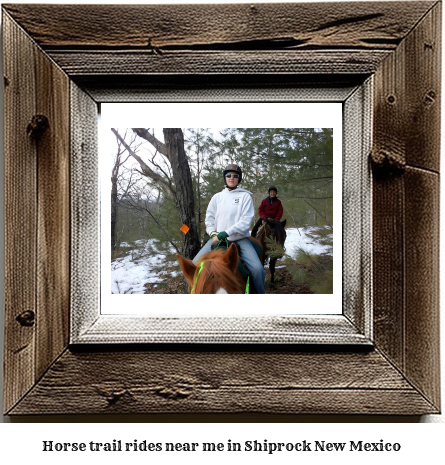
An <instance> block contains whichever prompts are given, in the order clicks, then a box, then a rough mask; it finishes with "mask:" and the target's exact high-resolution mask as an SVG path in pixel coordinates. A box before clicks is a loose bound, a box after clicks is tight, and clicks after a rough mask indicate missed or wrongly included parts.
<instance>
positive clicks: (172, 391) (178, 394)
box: [155, 387, 191, 400]
mask: <svg viewBox="0 0 445 465" xmlns="http://www.w3.org/2000/svg"><path fill="white" fill-rule="evenodd" d="M155 394H156V395H158V396H160V397H163V398H164V399H172V400H177V399H186V398H187V397H189V396H190V394H191V392H190V391H189V390H186V389H180V388H176V387H161V388H158V389H156V390H155Z"/></svg>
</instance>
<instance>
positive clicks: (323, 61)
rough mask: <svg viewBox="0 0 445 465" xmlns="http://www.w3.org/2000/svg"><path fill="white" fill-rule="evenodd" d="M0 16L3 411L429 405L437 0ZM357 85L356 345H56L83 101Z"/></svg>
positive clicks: (434, 392) (428, 408)
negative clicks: (363, 116) (362, 264)
mask: <svg viewBox="0 0 445 465" xmlns="http://www.w3.org/2000/svg"><path fill="white" fill-rule="evenodd" d="M2 14H3V19H2V27H3V47H4V53H3V60H4V94H5V98H4V99H5V128H4V133H5V148H4V153H5V201H6V203H5V217H6V221H5V222H6V227H5V242H6V265H5V386H4V412H5V413H6V414H8V415H27V414H61V413H63V414H80V413H83V414H92V413H94V414H102V413H108V414H109V413H115V414H116V413H127V414H128V413H138V414H141V413H287V414H290V413H292V414H315V413H317V414H327V413H329V414H351V413H353V414H397V415H402V414H405V415H418V414H426V413H438V412H439V411H440V382H439V281H438V280H439V273H438V267H439V253H438V247H439V207H438V202H439V158H440V147H439V142H440V141H439V138H440V88H441V87H440V86H441V83H440V72H441V61H440V60H441V3H440V2H436V1H432V2H424V1H420V2H412V1H409V2H376V3H374V2H370V3H367V2H360V3H349V2H347V3H331V4H328V3H325V4H322V5H320V4H310V3H300V4H298V3H296V4H253V5H247V4H240V5H236V4H231V5H229V4H227V5H207V6H206V5H137V6H136V5H125V6H124V5H81V6H80V5H27V4H15V5H12V4H11V5H3V8H2ZM36 18H38V21H36ZM184 18H194V21H185V20H184ZM395 25H397V26H395ZM369 79H372V82H373V84H372V95H371V103H372V121H371V122H367V123H366V125H367V128H368V129H369V128H371V129H372V138H371V149H370V153H369V154H366V157H367V160H369V163H370V164H371V166H372V172H373V182H372V202H373V206H372V208H373V211H372V312H371V313H368V314H367V315H368V316H369V315H371V319H370V320H369V318H368V320H367V321H364V319H363V315H364V314H363V313H361V312H358V313H356V314H354V318H352V319H351V324H352V325H353V326H354V327H355V328H356V329H357V332H359V333H360V332H361V333H363V332H364V331H366V335H367V337H368V342H369V343H367V344H358V343H357V341H351V340H349V342H348V341H343V342H342V343H341V344H335V345H333V344H332V341H330V340H328V341H325V342H324V343H321V344H317V345H312V344H310V345H308V344H305V345H301V344H292V345H283V344H281V343H280V344H277V345H273V346H271V345H261V344H259V343H258V341H255V342H256V343H255V344H253V345H245V344H237V345H234V344H231V345H227V344H221V343H218V344H216V343H215V344H204V343H201V344H197V345H194V344H143V345H139V344H138V345H134V344H128V343H125V344H111V345H110V344H107V345H102V344H99V345H98V344H97V341H94V342H95V344H81V345H80V346H79V345H78V344H72V343H70V341H71V339H70V331H71V330H70V302H71V299H72V296H73V295H74V294H76V292H77V290H76V285H77V284H76V283H77V282H78V281H76V280H72V274H73V270H74V269H79V267H82V265H83V263H82V262H79V256H80V257H82V256H83V257H85V259H86V258H87V253H84V254H83V255H82V254H80V255H79V256H76V260H75V262H76V263H74V264H73V262H72V260H71V258H72V256H73V254H74V253H73V251H74V252H75V251H76V250H77V249H76V247H81V248H83V250H86V252H88V250H87V249H85V245H84V244H85V242H82V241H87V240H88V227H90V226H91V225H92V224H93V223H94V222H96V221H97V211H94V209H93V210H92V209H91V208H83V205H85V204H88V205H90V203H88V201H87V200H88V196H91V195H94V192H92V190H91V189H92V187H91V186H90V185H89V184H88V183H87V182H84V189H83V190H82V192H81V193H80V195H79V196H77V200H76V204H75V205H76V207H75V208H73V204H72V202H71V193H72V180H73V179H77V180H76V183H82V182H83V178H82V172H77V171H76V172H73V166H74V165H72V163H71V160H72V157H79V159H80V161H81V165H82V163H86V162H88V161H91V163H92V164H93V166H92V169H94V159H93V160H91V157H90V158H88V157H89V155H91V154H92V153H95V151H96V148H95V145H96V144H97V132H96V131H97V128H96V118H97V111H98V104H100V103H101V102H107V101H116V100H118V101H123V100H127V101H132V100H133V101H138V100H144V99H145V98H146V96H147V94H152V93H153V92H161V91H162V92H165V89H168V90H169V92H171V93H172V94H174V93H178V92H179V93H181V94H182V95H187V93H190V92H193V91H194V90H196V89H207V90H209V91H213V92H216V93H218V89H221V88H226V89H227V88H231V89H233V90H234V100H236V99H237V98H242V95H243V90H245V89H252V88H255V87H261V88H264V89H275V90H276V89H284V91H286V90H289V89H294V88H297V87H298V88H307V89H311V88H323V87H329V88H339V89H342V88H344V87H347V86H360V85H362V84H363V83H364V82H369ZM237 96H238V97H237ZM240 96H241V97H240ZM368 156H369V159H368ZM93 158H94V157H93ZM84 202H85V203H84ZM79 225H82V228H83V229H82V231H83V234H84V235H85V236H86V237H84V239H82V241H81V242H79V244H77V243H76V242H74V241H73V238H75V237H77V236H76V235H75V234H73V229H74V228H78V227H79ZM82 244H83V245H82ZM74 255H75V254H74ZM364 259H365V257H357V260H364ZM85 263H87V262H85ZM73 267H75V268H73ZM92 285H93V286H94V283H92ZM76 295H77V296H79V293H78V292H77V294H76ZM80 297H81V298H82V299H84V301H83V305H84V306H85V308H87V307H88V306H90V305H91V298H92V297H91V295H88V293H84V292H82V293H80ZM358 300H360V299H358ZM87 314H89V315H91V313H87ZM370 328H371V330H370ZM137 342H138V341H137ZM200 342H203V341H200ZM280 342H282V341H280ZM306 342H308V341H306ZM309 342H311V341H309Z"/></svg>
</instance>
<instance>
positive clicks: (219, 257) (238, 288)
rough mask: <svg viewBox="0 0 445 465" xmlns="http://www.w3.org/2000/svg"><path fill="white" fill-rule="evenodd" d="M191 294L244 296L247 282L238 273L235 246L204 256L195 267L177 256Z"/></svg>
mask: <svg viewBox="0 0 445 465" xmlns="http://www.w3.org/2000/svg"><path fill="white" fill-rule="evenodd" d="M176 257H177V258H178V262H179V266H180V267H181V270H182V273H183V274H184V276H185V278H186V279H187V281H188V284H189V293H191V294H244V293H245V292H246V282H245V281H244V279H243V278H242V276H241V274H240V273H239V271H238V249H237V248H236V246H235V244H231V245H230V247H229V248H228V249H227V250H226V251H224V250H214V251H212V252H208V253H206V254H205V255H203V256H202V257H201V258H200V259H199V261H198V263H197V264H196V265H195V264H194V263H193V262H192V261H191V260H187V259H186V258H184V257H181V255H178V254H176Z"/></svg>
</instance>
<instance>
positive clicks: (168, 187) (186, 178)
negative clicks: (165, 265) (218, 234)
mask: <svg viewBox="0 0 445 465" xmlns="http://www.w3.org/2000/svg"><path fill="white" fill-rule="evenodd" d="M132 129H133V132H134V133H135V134H137V135H138V136H139V137H140V138H142V139H144V140H146V141H148V142H149V143H150V144H151V145H152V146H153V148H154V149H155V153H154V154H152V158H151V160H150V163H151V165H152V167H153V168H152V167H150V166H149V165H148V164H147V163H146V162H145V161H144V160H142V158H141V157H139V156H138V155H137V154H136V153H135V152H134V150H132V148H131V147H130V146H129V145H128V144H127V143H126V142H125V140H124V138H123V137H122V136H121V135H120V134H119V132H118V131H117V130H116V129H114V128H113V129H112V131H113V133H114V134H115V135H116V137H117V139H118V140H119V141H120V142H121V143H122V145H123V146H124V147H125V149H126V150H127V151H128V153H129V154H130V155H131V156H132V157H133V158H134V159H135V160H137V162H138V163H139V166H140V168H141V171H140V173H141V174H142V175H143V176H146V177H148V178H150V179H151V180H153V181H155V182H156V183H157V184H158V186H159V187H160V188H161V189H162V190H163V192H165V193H166V195H169V196H170V197H171V198H172V199H173V200H174V202H175V206H176V208H177V210H178V213H179V218H180V221H181V223H182V224H185V225H186V226H188V227H189V231H188V232H187V233H186V234H185V235H184V239H183V247H182V253H183V255H184V256H185V257H187V258H193V257H194V256H195V255H196V254H197V253H198V251H199V249H200V247H201V244H200V241H199V237H198V228H197V224H196V219H195V201H194V196H193V185H192V176H191V173H190V167H189V164H188V161H187V157H186V153H185V149H184V135H183V133H182V130H181V129H178V128H164V130H163V133H164V140H165V143H164V142H161V141H160V140H158V139H157V138H156V137H155V136H154V134H151V133H150V131H149V130H148V129H145V128H132Z"/></svg>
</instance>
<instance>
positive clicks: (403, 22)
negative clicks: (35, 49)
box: [4, 1, 434, 51]
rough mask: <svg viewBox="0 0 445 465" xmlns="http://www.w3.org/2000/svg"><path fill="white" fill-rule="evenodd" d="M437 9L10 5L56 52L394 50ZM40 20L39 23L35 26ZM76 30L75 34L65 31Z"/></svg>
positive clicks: (401, 5)
mask: <svg viewBox="0 0 445 465" xmlns="http://www.w3.org/2000/svg"><path fill="white" fill-rule="evenodd" d="M433 5H434V2H416V1H412V2H397V3H393V2H369V3H362V2H360V3H359V2H357V3H354V2H347V3H325V4H323V8H321V7H320V5H318V4H316V3H294V4H280V3H278V4H255V5H248V4H245V5H242V4H241V5H239V4H238V5H237V4H219V5H218V4H217V5H212V6H211V7H210V6H209V7H207V8H205V7H203V5H125V6H124V5H81V6H80V5H32V6H29V5H26V4H25V5H12V4H9V5H8V4H7V5H4V8H5V9H6V10H7V11H8V12H9V14H11V15H12V17H13V18H14V19H15V20H16V21H17V22H18V23H20V24H21V25H22V26H23V27H24V29H25V30H26V31H27V32H28V33H29V34H30V35H31V36H32V37H33V38H34V39H35V40H36V41H37V43H38V44H39V45H40V46H41V47H43V48H44V49H45V50H46V49H49V48H58V47H60V48H64V49H75V48H76V47H79V48H86V49H100V48H104V49H109V48H127V49H131V48H136V49H137V48H140V49H148V50H154V51H156V50H157V51H159V49H161V50H164V49H167V48H170V49H171V48H173V47H175V48H191V47H196V48H200V49H202V48H206V47H207V48H208V47H212V48H213V49H218V48H219V49H224V48H227V47H234V46H235V47H236V48H237V49H244V50H248V49H261V48H266V49H267V48H271V49H273V50H279V49H280V48H287V47H294V48H304V47H310V48H315V47H316V48H324V47H325V48H341V47H343V48H346V49H348V48H349V49H350V48H364V49H366V48H371V49H373V48H374V49H385V48H386V49H395V48H396V47H397V45H398V44H399V43H400V42H401V41H402V39H403V38H404V37H405V36H406V35H407V34H408V33H409V32H410V31H411V29H412V28H413V27H414V26H415V25H416V23H417V22H418V20H419V17H422V16H423V15H425V14H426V13H427V12H428V10H429V9H430V8H431V7H432V6H433ZM36 17H38V18H39V21H35V18H36ZM67 30H69V34H67V33H66V31H67Z"/></svg>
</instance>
